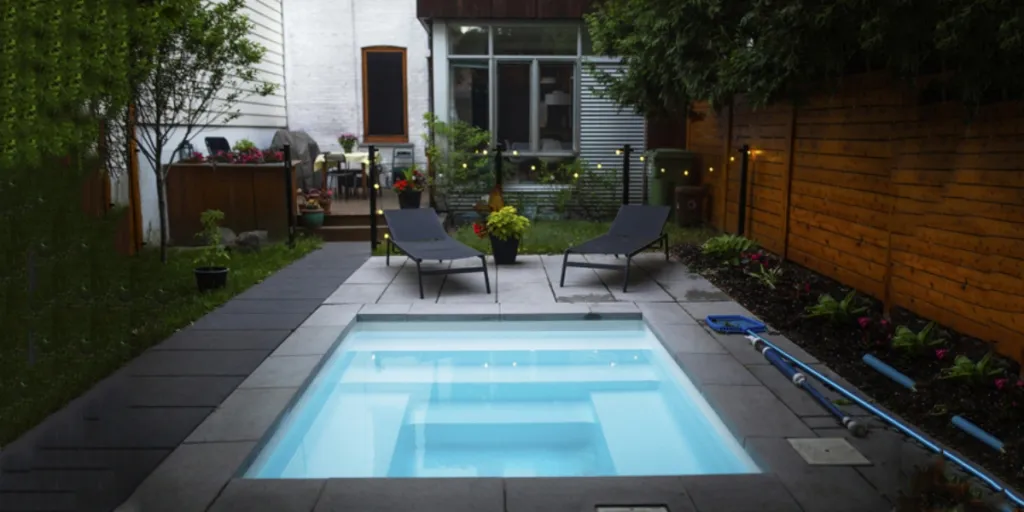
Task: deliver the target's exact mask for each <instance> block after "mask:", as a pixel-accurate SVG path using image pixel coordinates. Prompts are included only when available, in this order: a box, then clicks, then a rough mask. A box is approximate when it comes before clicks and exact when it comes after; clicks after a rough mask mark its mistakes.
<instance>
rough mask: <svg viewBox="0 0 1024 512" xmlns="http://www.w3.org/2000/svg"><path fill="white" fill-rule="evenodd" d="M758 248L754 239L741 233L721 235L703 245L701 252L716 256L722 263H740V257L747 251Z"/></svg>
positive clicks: (708, 255) (711, 256)
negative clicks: (740, 234)
mask: <svg viewBox="0 0 1024 512" xmlns="http://www.w3.org/2000/svg"><path fill="white" fill-rule="evenodd" d="M755 248H757V244H756V243H754V241H753V240H750V239H748V238H744V237H742V236H739V235H730V234H726V235H719V236H716V237H714V238H712V239H710V240H708V241H707V242H704V245H702V246H701V248H700V252H701V254H703V255H704V256H707V257H710V258H714V259H715V260H717V261H718V262H719V263H721V264H727V265H739V264H740V257H741V256H742V255H743V253H745V252H749V251H752V250H754V249H755Z"/></svg>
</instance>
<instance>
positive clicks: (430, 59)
mask: <svg viewBox="0 0 1024 512" xmlns="http://www.w3.org/2000/svg"><path fill="white" fill-rule="evenodd" d="M420 23H422V24H423V28H424V29H426V31H427V49H428V54H427V83H428V84H429V85H428V87H427V113H429V114H430V116H431V117H433V116H434V22H433V20H429V19H428V20H423V19H421V20H420ZM427 129H428V130H429V132H428V133H427V139H428V141H427V144H433V143H434V127H433V125H430V126H429V127H428V128H427ZM426 153H427V148H426V147H424V148H423V156H424V158H426V159H427V176H429V177H430V179H431V182H433V180H434V167H433V166H432V165H431V164H430V159H429V158H428V157H427V155H426ZM413 161H415V158H413ZM427 200H428V201H429V202H430V207H431V208H435V209H436V208H437V201H436V200H435V199H434V187H430V193H429V195H428V197H427Z"/></svg>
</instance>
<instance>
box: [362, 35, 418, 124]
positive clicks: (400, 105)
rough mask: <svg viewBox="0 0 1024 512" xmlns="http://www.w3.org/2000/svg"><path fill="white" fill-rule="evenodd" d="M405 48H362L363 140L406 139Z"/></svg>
mask: <svg viewBox="0 0 1024 512" xmlns="http://www.w3.org/2000/svg"><path fill="white" fill-rule="evenodd" d="M405 69H406V68H405V48H397V47H393V46H373V47H367V48H363V142H366V143H373V142H408V141H409V116H408V105H407V87H408V86H407V84H406V74H405Z"/></svg>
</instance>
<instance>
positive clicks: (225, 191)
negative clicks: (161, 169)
mask: <svg viewBox="0 0 1024 512" xmlns="http://www.w3.org/2000/svg"><path fill="white" fill-rule="evenodd" d="M298 163H299V161H297V160H296V161H294V163H293V166H294V165H298ZM284 186H285V185H284V164H265V165H217V166H213V165H210V164H174V165H171V168H170V170H169V171H168V173H167V224H168V227H169V228H170V235H171V242H172V243H174V244H177V245H198V244H199V243H200V240H198V239H197V238H196V233H199V231H201V230H202V224H201V223H200V221H199V218H200V216H201V215H202V213H203V212H204V211H206V210H220V211H222V212H224V222H223V223H222V224H221V225H222V226H224V227H226V228H230V229H231V230H232V231H234V232H235V233H241V232H243V231H253V230H266V231H267V233H268V235H269V236H270V237H271V238H275V239H279V238H284V237H286V236H287V235H288V207H287V205H286V204H285V201H286V200H287V196H286V195H285V194H286V192H285V189H284ZM297 188H298V184H297V183H296V181H295V173H294V172H293V173H292V185H291V190H293V191H294V190H296V189H297Z"/></svg>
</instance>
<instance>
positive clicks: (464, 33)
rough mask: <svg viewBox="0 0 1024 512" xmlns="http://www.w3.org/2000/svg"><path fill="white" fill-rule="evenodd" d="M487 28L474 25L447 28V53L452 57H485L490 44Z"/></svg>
mask: <svg viewBox="0 0 1024 512" xmlns="http://www.w3.org/2000/svg"><path fill="white" fill-rule="evenodd" d="M487 32H488V27H479V26H474V25H449V26H448V52H449V53H450V54H452V55H487V54H489V53H490V43H488V41H487V38H488V37H489V36H488V34H487Z"/></svg>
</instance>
